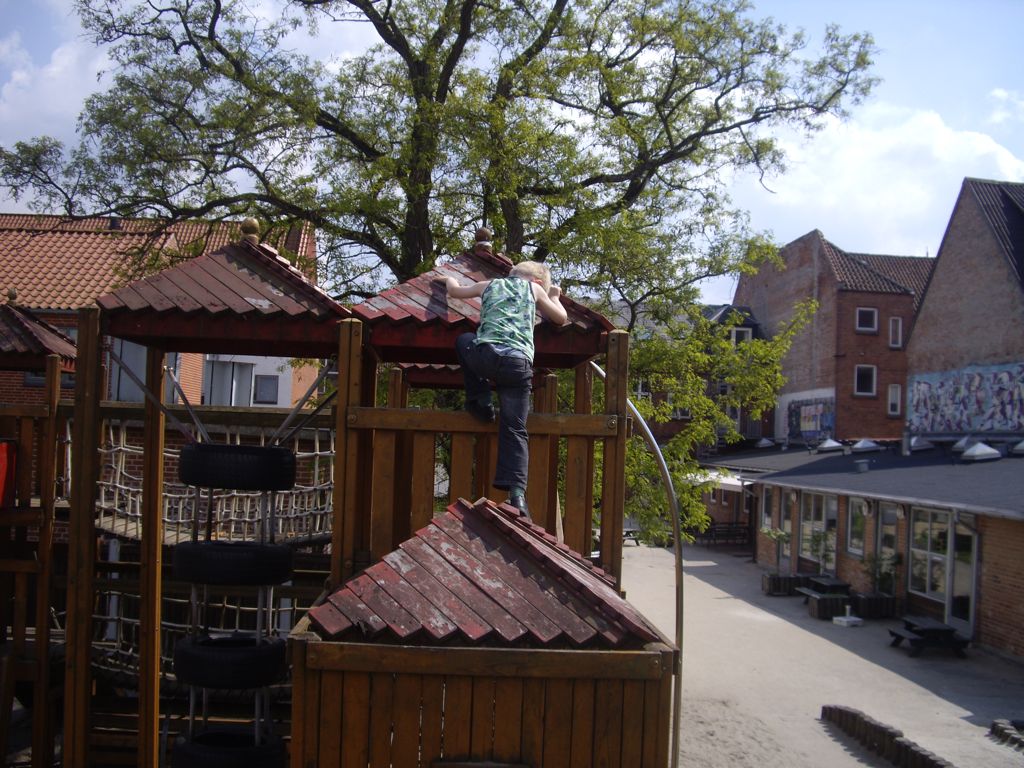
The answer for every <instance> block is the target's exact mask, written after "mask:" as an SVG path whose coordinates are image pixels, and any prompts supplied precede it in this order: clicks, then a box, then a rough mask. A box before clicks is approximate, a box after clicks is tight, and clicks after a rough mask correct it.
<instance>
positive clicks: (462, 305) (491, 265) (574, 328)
mask: <svg viewBox="0 0 1024 768" xmlns="http://www.w3.org/2000/svg"><path fill="white" fill-rule="evenodd" d="M511 268H512V262H511V261H509V260H508V259H506V258H505V257H504V256H502V255H500V254H497V255H495V254H491V253H487V252H480V251H478V252H476V253H471V252H468V251H467V252H465V253H463V254H461V255H459V256H457V257H455V258H454V259H452V260H451V261H448V262H445V263H442V264H439V265H437V266H436V267H435V268H434V269H432V270H430V271H428V272H424V273H423V274H422V275H417V276H416V277H414V278H412V279H410V280H407V281H406V282H404V283H401V284H400V285H397V286H394V287H392V288H388V289H387V290H384V291H382V292H381V293H379V294H378V295H376V296H374V297H372V298H370V299H368V300H367V301H365V302H363V303H361V304H356V305H355V306H353V307H352V312H353V313H354V314H355V315H356V317H358V318H360V319H361V320H363V321H365V322H366V323H367V325H369V327H370V343H371V345H373V346H374V348H375V349H376V350H377V351H378V353H380V355H381V358H382V359H383V360H385V361H388V362H398V363H441V364H448V363H454V362H456V360H455V339H456V338H457V337H458V335H459V334H461V333H464V332H466V331H472V330H475V329H476V327H477V325H478V324H479V320H480V300H479V299H475V298H473V299H462V300H460V299H453V298H449V297H448V295H447V293H446V292H445V290H444V287H443V286H442V285H440V284H439V283H437V282H435V279H436V278H438V277H448V276H450V277H455V278H456V279H458V280H460V281H461V282H462V283H467V282H470V281H478V280H492V279H495V278H499V277H505V276H506V275H508V273H509V270H510V269H511ZM561 301H562V305H563V306H564V307H565V309H566V312H567V313H568V315H569V322H568V323H567V324H566V325H564V326H556V325H555V324H553V323H549V322H546V321H541V322H540V325H539V326H538V328H537V332H536V339H535V340H536V358H535V364H536V365H537V367H540V368H561V367H573V366H575V365H578V364H579V363H581V362H584V361H586V360H588V359H590V358H591V357H594V356H595V355H597V354H599V353H600V352H601V351H603V350H602V349H601V338H602V336H603V335H604V334H605V333H607V332H608V331H610V330H612V328H613V327H614V326H613V325H612V324H611V323H610V322H609V321H608V320H607V319H605V318H604V317H603V316H602V315H600V314H599V313H597V312H595V311H594V310H592V309H589V308H587V307H584V306H583V305H582V304H578V303H576V302H575V301H573V300H572V299H570V298H568V297H566V296H564V295H563V296H562V298H561Z"/></svg>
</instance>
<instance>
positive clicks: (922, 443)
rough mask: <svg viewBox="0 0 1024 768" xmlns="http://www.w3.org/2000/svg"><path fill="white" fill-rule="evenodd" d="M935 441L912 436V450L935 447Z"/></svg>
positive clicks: (924, 449)
mask: <svg viewBox="0 0 1024 768" xmlns="http://www.w3.org/2000/svg"><path fill="white" fill-rule="evenodd" d="M934 447H935V443H933V442H931V441H930V440H925V439H924V438H923V437H912V438H910V450H911V451H927V450H928V449H930V448H934Z"/></svg>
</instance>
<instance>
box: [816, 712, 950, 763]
mask: <svg viewBox="0 0 1024 768" xmlns="http://www.w3.org/2000/svg"><path fill="white" fill-rule="evenodd" d="M821 719H822V720H827V721H829V722H830V723H835V725H837V726H838V727H839V728H840V729H842V730H843V731H845V732H846V733H848V734H849V735H850V736H852V737H853V738H855V739H856V740H857V741H859V742H860V743H861V744H863V745H864V746H865V747H866V748H867V749H869V750H871V751H872V752H874V753H875V754H877V755H879V756H881V757H883V758H885V759H886V760H888V761H889V762H890V763H892V764H893V765H895V766H897V768H955V766H954V765H953V764H952V763H951V762H949V761H948V760H943V759H942V758H941V757H939V756H938V755H936V754H934V753H932V752H929V751H928V750H926V749H925V748H924V747H922V746H920V745H918V744H915V743H914V742H912V741H911V740H910V739H907V738H905V737H904V736H903V731H900V730H898V729H896V728H893V727H892V726H890V725H886V724H885V723H880V722H878V721H877V720H875V719H874V718H873V717H869V716H868V715H865V714H864V713H863V712H861V711H860V710H857V709H853V708H852V707H844V706H841V705H835V704H826V705H825V706H823V707H822V708H821Z"/></svg>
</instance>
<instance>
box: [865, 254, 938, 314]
mask: <svg viewBox="0 0 1024 768" xmlns="http://www.w3.org/2000/svg"><path fill="white" fill-rule="evenodd" d="M852 255H853V257H854V258H857V259H860V260H862V261H863V262H864V263H865V264H866V265H867V266H868V268H869V269H873V270H874V271H875V272H878V273H879V274H882V275H885V276H886V277H887V278H889V279H890V280H892V281H893V282H895V283H897V284H899V285H902V286H904V287H905V288H907V289H909V290H910V291H911V292H912V293H913V294H914V309H915V310H916V309H917V308H918V307H919V306H920V304H921V299H922V298H923V297H924V289H925V287H926V286H927V285H928V278H929V277H931V274H932V268H933V267H934V266H935V259H932V258H924V257H920V256H878V255H875V254H867V253H858V254H852Z"/></svg>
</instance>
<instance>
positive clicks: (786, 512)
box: [781, 490, 797, 557]
mask: <svg viewBox="0 0 1024 768" xmlns="http://www.w3.org/2000/svg"><path fill="white" fill-rule="evenodd" d="M796 500H797V496H796V491H789V490H783V491H782V510H781V513H782V520H781V523H782V526H781V527H782V530H783V532H784V533H786V534H787V536H786V537H785V538H784V539H783V540H782V556H783V557H789V556H790V555H792V554H793V543H792V538H793V518H794V517H795V516H796V509H797V506H796Z"/></svg>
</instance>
